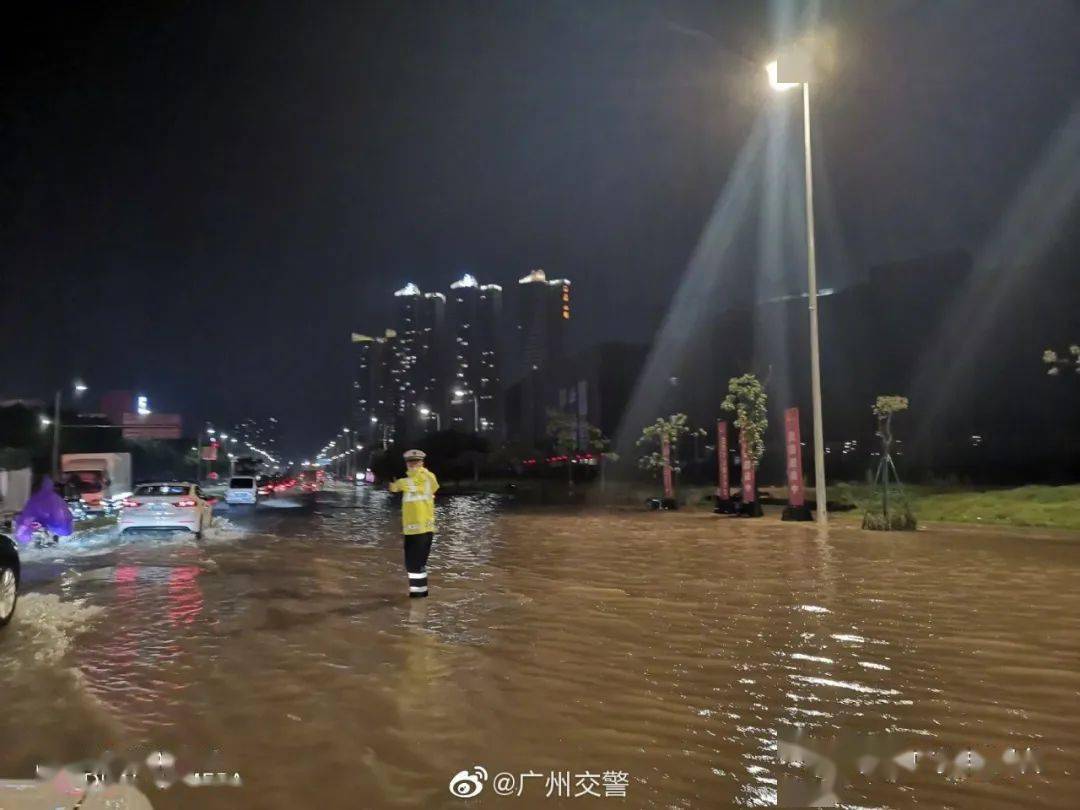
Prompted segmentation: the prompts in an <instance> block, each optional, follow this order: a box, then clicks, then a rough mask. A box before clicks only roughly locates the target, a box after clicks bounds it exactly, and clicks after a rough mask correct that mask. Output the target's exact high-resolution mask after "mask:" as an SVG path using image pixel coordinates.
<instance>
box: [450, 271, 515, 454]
mask: <svg viewBox="0 0 1080 810" xmlns="http://www.w3.org/2000/svg"><path fill="white" fill-rule="evenodd" d="M447 309H448V319H449V325H450V330H449V331H450V334H449V338H450V339H451V340H452V341H453V342H452V345H451V346H450V348H451V350H452V351H451V352H450V354H451V358H450V361H451V362H450V369H451V373H450V380H449V386H448V391H447V393H448V397H449V399H448V401H447V408H446V412H447V413H448V414H449V421H448V423H447V424H444V426H446V427H449V426H453V427H456V428H460V429H464V430H472V429H473V420H474V418H475V417H477V416H479V420H480V421H479V425H478V427H479V430H480V432H482V433H494V434H496V435H502V434H503V433H504V417H503V398H502V377H501V369H500V357H499V336H500V334H501V324H502V287H500V286H499V285H498V284H479V283H478V282H477V280H476V279H475V278H473V277H472V276H470V275H465V276H464V277H462V278H461V280H460V281H455V282H454V283H453V284H451V285H450V299H449V304H448V307H447ZM458 390H461V391H464V392H465V393H466V396H465V397H455V395H454V392H455V391H458ZM474 396H475V397H476V398H477V407H476V409H475V410H474V406H473V403H472V397H474Z"/></svg>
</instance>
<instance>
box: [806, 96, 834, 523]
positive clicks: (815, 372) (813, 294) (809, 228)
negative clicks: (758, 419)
mask: <svg viewBox="0 0 1080 810" xmlns="http://www.w3.org/2000/svg"><path fill="white" fill-rule="evenodd" d="M802 91H803V145H804V151H805V154H804V162H805V164H806V257H807V260H806V265H807V286H808V288H809V289H808V293H809V296H808V300H809V306H810V396H811V400H812V405H813V414H814V495H815V498H816V500H817V522H818V523H819V524H822V525H824V524H826V523H828V517H829V516H828V509H827V507H826V495H825V428H824V424H823V420H822V416H821V354H820V352H821V350H820V348H819V341H818V290H817V246H816V244H815V242H814V164H813V155H812V152H811V150H810V82H803V83H802Z"/></svg>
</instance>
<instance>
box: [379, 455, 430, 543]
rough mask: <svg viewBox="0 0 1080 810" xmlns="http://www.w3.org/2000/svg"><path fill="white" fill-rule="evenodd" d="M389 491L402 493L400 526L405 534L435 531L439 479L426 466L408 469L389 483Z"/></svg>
mask: <svg viewBox="0 0 1080 810" xmlns="http://www.w3.org/2000/svg"><path fill="white" fill-rule="evenodd" d="M390 491H391V492H400V493H402V498H401V528H402V531H403V532H404V533H405V534H425V533H426V532H433V531H435V493H436V492H438V491H439V480H438V479H437V478H436V477H435V473H433V472H432V471H431V470H429V469H428V468H427V467H418V468H417V469H415V470H410V471H409V472H407V473H406V474H405V477H404V478H399V479H398V480H397V481H392V482H391V483H390Z"/></svg>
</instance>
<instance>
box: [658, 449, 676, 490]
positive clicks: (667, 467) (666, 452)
mask: <svg viewBox="0 0 1080 810" xmlns="http://www.w3.org/2000/svg"><path fill="white" fill-rule="evenodd" d="M660 452H661V453H662V454H663V456H664V497H665V498H674V497H675V485H674V484H673V483H672V480H671V442H670V441H669V440H668V437H667V436H664V438H663V439H662V440H661V442H660Z"/></svg>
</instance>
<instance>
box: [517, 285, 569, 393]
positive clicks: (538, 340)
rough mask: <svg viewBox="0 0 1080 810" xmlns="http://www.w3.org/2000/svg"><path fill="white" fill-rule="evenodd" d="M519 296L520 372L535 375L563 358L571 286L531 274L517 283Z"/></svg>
mask: <svg viewBox="0 0 1080 810" xmlns="http://www.w3.org/2000/svg"><path fill="white" fill-rule="evenodd" d="M518 285H519V293H520V296H521V301H520V308H519V312H518V330H519V333H520V338H521V351H522V359H523V361H524V369H523V371H524V372H525V373H526V374H528V373H529V372H532V371H538V370H540V369H542V368H544V367H545V366H547V365H549V364H550V363H552V362H554V361H556V360H558V359H559V358H561V357H563V355H564V354H565V352H566V331H567V328H568V326H569V321H570V282H569V280H567V279H565V278H556V279H549V278H548V277H547V274H546V273H545V272H544V271H543V270H533V271H532V272H531V273H529V274H528V275H527V276H525V277H524V278H522V279H520V280H519V281H518Z"/></svg>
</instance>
